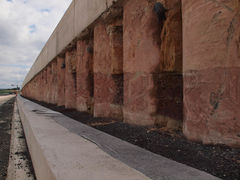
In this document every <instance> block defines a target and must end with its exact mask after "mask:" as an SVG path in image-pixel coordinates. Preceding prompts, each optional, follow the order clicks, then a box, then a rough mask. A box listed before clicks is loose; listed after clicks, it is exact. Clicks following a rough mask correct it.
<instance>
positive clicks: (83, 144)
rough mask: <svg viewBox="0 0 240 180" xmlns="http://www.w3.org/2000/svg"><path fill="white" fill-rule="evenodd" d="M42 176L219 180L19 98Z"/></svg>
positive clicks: (130, 179) (29, 139) (138, 179)
mask: <svg viewBox="0 0 240 180" xmlns="http://www.w3.org/2000/svg"><path fill="white" fill-rule="evenodd" d="M18 105H19V110H20V115H21V118H22V122H23V126H24V129H25V134H26V138H27V140H28V143H29V144H30V146H29V149H30V153H31V157H32V160H33V164H34V168H35V173H36V176H37V178H38V179H45V180H47V179H68V180H71V179H84V180H85V179H86V180H88V179H89V180H99V179H100V180H108V179H109V180H110V179H111V180H112V179H116V180H121V179H123V180H125V179H128V180H140V179H143V180H149V179H153V180H192V179H194V180H206V179H207V180H217V179H218V178H216V177H214V176H212V175H210V174H207V173H205V172H202V171H199V170H197V169H194V168H191V167H189V166H186V165H184V164H180V163H177V162H175V161H172V160H170V159H167V158H165V157H162V156H160V155H157V154H154V153H151V152H149V151H147V150H144V149H142V148H140V147H138V146H135V145H132V144H130V143H127V142H125V141H122V140H121V139H118V138H115V137H113V136H110V135H108V134H106V133H103V132H101V131H98V130H96V129H93V128H91V127H89V126H86V125H84V124H82V123H79V122H77V121H74V120H72V119H71V118H68V117H66V116H64V115H62V114H61V113H58V112H55V111H52V110H49V109H47V108H45V107H42V106H40V105H38V104H35V103H33V102H31V101H29V100H26V99H24V98H21V97H18Z"/></svg>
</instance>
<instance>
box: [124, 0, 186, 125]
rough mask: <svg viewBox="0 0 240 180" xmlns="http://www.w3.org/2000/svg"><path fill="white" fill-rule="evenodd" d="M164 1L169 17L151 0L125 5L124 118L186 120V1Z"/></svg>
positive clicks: (151, 121)
mask: <svg viewBox="0 0 240 180" xmlns="http://www.w3.org/2000/svg"><path fill="white" fill-rule="evenodd" d="M161 3H162V4H163V5H164V6H165V8H166V9H169V10H168V11H167V12H166V13H165V14H164V15H165V17H159V16H158V14H157V13H156V12H154V5H155V4H154V3H153V2H149V1H147V0H142V1H137V0H130V1H128V2H127V3H126V4H125V6H124V22H123V24H124V35H123V42H124V63H123V70H124V121H125V122H128V123H132V124H138V125H154V124H156V125H159V126H166V127H168V128H170V129H172V128H173V129H176V128H181V122H182V84H183V83H182V75H181V72H182V45H181V44H182V30H181V29H182V26H181V1H179V0H175V1H171V2H168V1H161ZM160 20H161V21H160ZM172 107H174V108H175V109H174V110H170V109H169V108H172Z"/></svg>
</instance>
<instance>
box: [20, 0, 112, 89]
mask: <svg viewBox="0 0 240 180" xmlns="http://www.w3.org/2000/svg"><path fill="white" fill-rule="evenodd" d="M114 1H116V0H73V1H72V4H71V5H70V7H69V8H68V10H67V11H66V13H65V15H64V16H63V18H62V20H61V21H60V22H59V24H58V25H57V27H56V29H55V30H54V32H53V33H52V35H51V36H50V38H49V40H48V41H47V43H46V44H45V46H44V48H43V49H42V52H41V53H40V55H39V56H38V58H37V59H36V61H35V63H34V64H33V66H32V68H31V69H30V71H29V72H28V74H27V76H26V77H25V79H24V82H23V85H22V87H24V86H25V85H26V84H27V83H28V82H29V81H30V80H31V79H32V78H33V77H34V76H35V75H36V74H38V73H39V72H40V71H41V70H42V69H43V68H44V67H45V66H46V65H47V64H48V63H49V62H50V61H52V60H53V58H55V57H56V56H57V55H58V54H59V53H60V52H61V51H62V50H63V49H64V48H65V47H66V46H67V45H68V44H69V43H70V42H71V41H72V40H73V39H74V38H75V37H77V35H79V34H80V33H81V32H82V31H83V30H84V29H86V28H87V27H88V26H89V25H90V24H91V23H93V22H94V21H95V20H96V19H97V18H98V17H99V16H100V15H101V14H102V13H103V12H104V11H106V10H107V9H108V8H109V7H110V6H111V5H112V2H114Z"/></svg>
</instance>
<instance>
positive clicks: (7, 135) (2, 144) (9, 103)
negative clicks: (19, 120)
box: [0, 96, 15, 180]
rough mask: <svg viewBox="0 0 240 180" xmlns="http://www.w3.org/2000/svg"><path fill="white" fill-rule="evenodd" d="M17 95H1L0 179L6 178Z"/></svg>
mask: <svg viewBox="0 0 240 180" xmlns="http://www.w3.org/2000/svg"><path fill="white" fill-rule="evenodd" d="M14 101H15V96H0V137H1V138H0V180H3V179H6V176H7V169H8V159H9V151H10V139H11V120H12V115H13V107H14Z"/></svg>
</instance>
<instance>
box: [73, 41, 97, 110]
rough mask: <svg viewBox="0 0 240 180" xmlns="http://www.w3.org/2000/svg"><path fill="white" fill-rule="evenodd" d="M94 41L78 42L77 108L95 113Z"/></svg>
mask: <svg viewBox="0 0 240 180" xmlns="http://www.w3.org/2000/svg"><path fill="white" fill-rule="evenodd" d="M93 87H94V83H93V42H92V40H80V41H78V42H77V110H78V111H85V112H89V113H93Z"/></svg>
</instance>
